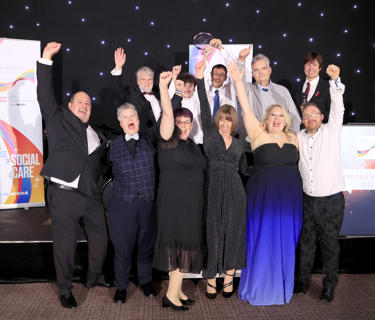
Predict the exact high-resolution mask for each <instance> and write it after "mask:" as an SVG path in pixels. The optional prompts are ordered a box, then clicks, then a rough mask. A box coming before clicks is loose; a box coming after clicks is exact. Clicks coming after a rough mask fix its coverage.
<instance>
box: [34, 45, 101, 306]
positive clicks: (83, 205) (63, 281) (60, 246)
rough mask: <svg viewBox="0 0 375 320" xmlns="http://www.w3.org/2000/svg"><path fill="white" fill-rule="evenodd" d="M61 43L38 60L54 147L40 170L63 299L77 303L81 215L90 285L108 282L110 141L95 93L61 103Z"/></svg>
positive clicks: (40, 88)
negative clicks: (55, 79) (96, 116)
mask: <svg viewBox="0 0 375 320" xmlns="http://www.w3.org/2000/svg"><path fill="white" fill-rule="evenodd" d="M60 48H61V44H60V43H56V42H50V43H48V44H47V46H46V47H45V49H44V51H43V56H42V58H41V59H40V60H39V61H38V64H37V78H38V87H37V94H38V101H39V106H40V110H41V112H42V116H43V119H44V122H45V126H46V131H47V140H48V151H49V152H48V158H47V161H46V163H45V164H44V167H43V169H42V171H41V174H42V175H43V176H44V177H45V178H46V179H47V180H48V181H49V186H48V190H47V198H48V209H49V213H50V216H51V221H52V238H53V251H54V262H55V269H56V277H57V287H58V292H59V297H60V302H61V305H62V306H63V307H65V308H74V307H76V306H77V303H76V301H75V299H74V296H73V295H72V292H71V288H72V276H73V269H74V256H75V247H76V231H77V228H78V227H79V222H80V220H82V222H83V225H84V227H85V231H86V235H87V240H88V260H89V263H88V276H87V283H86V286H87V287H92V286H95V285H102V286H108V284H107V283H105V281H104V277H103V275H102V273H101V270H102V265H103V261H104V259H105V255H106V250H107V243H108V235H107V228H106V222H105V218H104V208H103V205H102V203H101V200H100V192H99V190H100V189H99V186H98V181H99V178H100V173H101V170H102V168H103V164H104V163H105V159H106V149H107V142H106V138H105V137H104V136H103V135H102V134H101V133H100V132H97V131H95V130H94V129H93V128H92V127H90V126H89V125H88V121H89V118H90V114H91V99H90V97H89V96H88V94H87V93H85V92H83V91H80V92H77V93H76V94H74V95H73V96H72V97H71V99H70V102H69V104H68V108H64V107H62V106H58V105H57V102H56V100H55V96H54V93H53V87H52V63H53V61H52V57H53V56H54V55H55V54H56V53H58V52H59V50H60Z"/></svg>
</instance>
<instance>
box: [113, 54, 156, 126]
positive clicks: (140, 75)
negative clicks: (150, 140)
mask: <svg viewBox="0 0 375 320" xmlns="http://www.w3.org/2000/svg"><path fill="white" fill-rule="evenodd" d="M114 59H115V68H114V69H113V70H112V71H111V74H112V88H113V90H114V94H115V96H116V97H117V98H118V99H119V101H118V104H119V105H120V104H122V103H124V102H129V103H131V104H132V105H134V106H135V107H136V109H137V113H138V117H139V120H140V129H139V131H140V132H141V133H147V129H148V128H150V127H152V126H153V125H154V124H155V123H156V122H157V121H158V120H159V118H160V113H161V108H160V103H159V100H160V97H159V95H158V94H157V93H155V92H153V91H152V88H153V86H154V72H153V71H152V70H151V69H150V68H148V67H145V66H143V67H141V68H139V69H138V70H137V72H136V81H137V86H136V87H124V86H123V85H122V68H123V66H124V64H125V62H126V54H125V52H124V49H122V48H118V49H117V50H116V51H115V53H114Z"/></svg>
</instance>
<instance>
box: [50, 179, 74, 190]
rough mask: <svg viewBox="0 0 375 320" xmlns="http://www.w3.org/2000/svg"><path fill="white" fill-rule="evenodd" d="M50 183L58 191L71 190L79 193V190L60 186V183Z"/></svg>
mask: <svg viewBox="0 0 375 320" xmlns="http://www.w3.org/2000/svg"><path fill="white" fill-rule="evenodd" d="M50 183H51V184H53V185H54V186H55V187H56V188H58V189H63V190H69V191H77V192H78V189H77V188H73V187H69V186H66V185H63V184H60V183H56V182H52V181H51V182H50Z"/></svg>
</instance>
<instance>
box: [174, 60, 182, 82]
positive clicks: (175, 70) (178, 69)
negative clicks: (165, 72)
mask: <svg viewBox="0 0 375 320" xmlns="http://www.w3.org/2000/svg"><path fill="white" fill-rule="evenodd" d="M181 68H182V66H181V65H180V64H179V65H176V66H173V68H172V79H173V80H176V79H177V76H178V75H179V74H180V72H181Z"/></svg>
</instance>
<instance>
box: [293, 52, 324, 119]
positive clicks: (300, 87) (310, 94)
mask: <svg viewBox="0 0 375 320" xmlns="http://www.w3.org/2000/svg"><path fill="white" fill-rule="evenodd" d="M303 65H304V72H305V75H306V79H305V81H300V82H298V83H297V84H296V85H295V86H294V88H293V91H292V97H293V100H294V103H295V105H296V106H297V109H298V111H299V113H300V116H301V117H302V111H303V110H302V105H303V104H304V103H306V102H312V103H315V104H316V105H317V106H318V108H319V109H320V111H321V113H322V114H323V115H324V120H323V122H324V123H327V122H328V118H329V110H330V106H331V97H330V93H329V82H328V80H327V79H324V78H321V77H320V76H319V72H320V70H322V66H323V58H322V56H321V54H320V53H316V52H310V53H308V54H307V55H306V56H305V57H304V58H303Z"/></svg>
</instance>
